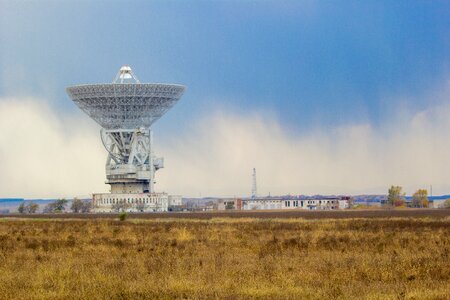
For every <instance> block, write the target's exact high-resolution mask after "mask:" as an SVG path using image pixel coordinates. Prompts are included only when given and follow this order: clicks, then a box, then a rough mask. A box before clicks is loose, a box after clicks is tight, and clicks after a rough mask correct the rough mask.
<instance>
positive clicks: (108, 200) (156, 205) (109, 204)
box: [92, 193, 181, 212]
mask: <svg viewBox="0 0 450 300" xmlns="http://www.w3.org/2000/svg"><path fill="white" fill-rule="evenodd" d="M92 203H93V208H94V211H96V212H111V211H118V210H120V211H128V212H164V211H168V210H169V207H176V206H181V196H179V195H168V194H166V193H129V194H110V193H103V194H94V195H93V198H92Z"/></svg>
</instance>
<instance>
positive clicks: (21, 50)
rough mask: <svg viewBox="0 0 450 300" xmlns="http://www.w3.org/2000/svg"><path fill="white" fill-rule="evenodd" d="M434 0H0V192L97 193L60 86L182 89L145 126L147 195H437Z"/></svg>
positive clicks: (439, 23) (448, 90)
mask: <svg viewBox="0 0 450 300" xmlns="http://www.w3.org/2000/svg"><path fill="white" fill-rule="evenodd" d="M449 59H450V4H449V3H448V2H447V1H412V0H409V1H395V2H394V1H314V0H306V1H268V0H261V1H231V0H229V1H43V0H40V1H17V0H15V1H7V0H0V133H1V137H0V164H1V167H0V168H1V170H2V172H0V197H31V198H36V197H62V196H66V197H73V196H87V195H89V194H90V193H92V192H104V191H107V190H108V187H107V186H106V185H105V184H104V181H105V174H104V163H105V159H106V151H105V150H104V149H103V148H102V145H101V141H100V139H99V133H98V132H99V129H100V127H99V126H98V125H97V124H96V123H95V122H94V121H92V120H90V119H89V117H87V116H86V115H84V114H83V112H81V111H80V110H79V109H78V108H77V107H76V106H75V105H74V104H73V103H72V102H71V101H70V99H69V98H68V96H67V95H66V93H65V88H66V87H67V86H70V85H75V84H82V83H99V82H111V81H112V79H113V78H114V76H115V74H116V73H117V71H118V69H119V68H120V66H122V65H125V64H127V65H130V66H131V67H132V68H133V70H134V72H135V74H136V75H137V76H138V77H139V79H140V80H141V82H165V83H179V84H183V85H185V86H187V90H186V92H185V94H184V96H183V97H182V99H181V100H180V102H179V103H178V104H177V105H176V106H175V107H174V108H173V109H172V110H170V111H169V112H168V113H167V114H166V115H165V116H164V117H163V118H161V120H159V121H158V122H157V123H156V124H155V125H154V126H153V130H154V137H155V147H156V150H157V152H158V154H159V155H161V156H164V157H165V163H166V167H165V169H162V170H160V171H158V173H157V189H159V190H160V191H166V192H169V193H178V194H183V195H185V196H235V195H236V196H238V195H239V196H246V195H249V194H250V191H251V181H252V179H251V173H252V168H253V167H255V168H256V169H257V179H258V193H259V194H260V195H267V194H269V193H271V194H272V195H274V194H288V193H291V194H363V193H364V194H365V193H386V191H387V189H388V187H389V186H390V185H393V184H394V185H401V186H403V187H404V189H405V191H406V192H407V193H412V192H414V191H415V190H417V189H419V188H429V186H430V185H433V194H445V193H449V194H450V180H449V178H450V176H449V175H450V171H448V169H449V168H448V167H449V164H450V154H448V151H446V149H448V148H449V147H450V132H449V131H450V126H449V125H450V124H449V123H450V121H449V120H450V103H449V102H450V60H449Z"/></svg>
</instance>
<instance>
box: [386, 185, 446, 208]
mask: <svg viewBox="0 0 450 300" xmlns="http://www.w3.org/2000/svg"><path fill="white" fill-rule="evenodd" d="M405 197H406V193H404V192H403V189H402V187H401V186H394V185H393V186H391V187H390V188H389V191H388V198H387V204H388V205H390V206H392V207H405V206H406V199H405ZM429 205H430V200H429V199H428V191H427V190H426V189H418V190H417V191H416V192H415V193H414V194H413V196H412V199H411V204H410V206H411V207H414V208H427V207H429ZM444 208H450V199H447V200H446V201H445V203H444Z"/></svg>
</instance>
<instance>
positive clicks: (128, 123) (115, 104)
mask: <svg viewBox="0 0 450 300" xmlns="http://www.w3.org/2000/svg"><path fill="white" fill-rule="evenodd" d="M184 90H185V87H184V86H182V85H177V84H161V83H141V82H140V81H139V80H138V78H137V77H136V75H135V74H134V73H133V71H132V70H131V68H130V67H129V66H122V67H121V68H120V70H119V72H118V73H117V75H116V77H115V78H114V80H113V82H112V83H104V84H83V85H76V86H71V87H68V88H67V89H66V91H67V94H68V95H69V97H70V98H71V99H72V100H73V102H74V103H75V104H76V105H77V106H78V107H79V108H80V109H81V110H83V111H84V112H85V113H86V114H87V115H88V116H90V117H91V118H92V119H94V120H95V121H96V122H97V123H98V124H100V126H101V127H102V129H101V131H100V136H101V140H102V142H103V145H104V146H105V148H106V150H107V151H108V157H107V160H106V166H105V168H106V179H107V182H106V183H107V184H109V185H110V186H111V193H110V194H94V195H93V202H94V205H96V206H97V208H99V210H108V209H112V208H113V207H114V205H115V207H118V206H120V205H121V204H123V205H122V209H124V208H125V209H128V210H133V208H134V209H136V207H138V206H139V208H142V207H145V208H144V209H137V210H155V211H161V210H167V206H168V205H169V204H170V203H168V202H170V199H169V198H170V197H168V196H167V194H165V193H156V192H155V190H154V183H155V172H156V171H157V170H158V169H161V168H163V167H164V159H163V158H162V157H156V156H155V155H154V153H153V149H152V132H151V129H150V128H151V125H152V124H153V123H154V122H156V121H157V120H158V119H159V118H161V117H162V116H163V115H164V114H165V113H166V112H167V111H168V110H169V109H170V108H172V106H174V105H175V104H176V103H177V101H178V100H179V99H180V97H181V96H182V95H183V92H184ZM180 198H181V197H180ZM166 202H167V203H166Z"/></svg>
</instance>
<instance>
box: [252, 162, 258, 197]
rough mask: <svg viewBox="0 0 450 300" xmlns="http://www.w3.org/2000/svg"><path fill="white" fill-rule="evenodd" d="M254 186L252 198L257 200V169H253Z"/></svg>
mask: <svg viewBox="0 0 450 300" xmlns="http://www.w3.org/2000/svg"><path fill="white" fill-rule="evenodd" d="M252 177H253V185H252V198H256V195H257V192H256V169H255V168H253V175H252Z"/></svg>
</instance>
